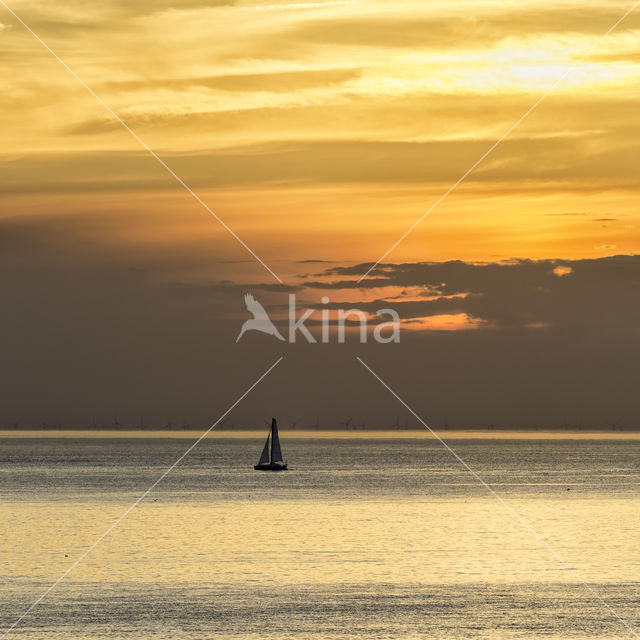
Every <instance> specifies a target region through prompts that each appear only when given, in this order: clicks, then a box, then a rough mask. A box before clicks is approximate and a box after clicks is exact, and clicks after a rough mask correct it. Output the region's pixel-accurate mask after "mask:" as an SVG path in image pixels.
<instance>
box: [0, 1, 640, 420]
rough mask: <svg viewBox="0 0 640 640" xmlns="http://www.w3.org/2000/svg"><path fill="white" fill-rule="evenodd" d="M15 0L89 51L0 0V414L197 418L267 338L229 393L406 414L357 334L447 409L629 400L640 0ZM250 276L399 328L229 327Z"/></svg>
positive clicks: (632, 402) (269, 410) (287, 403)
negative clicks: (375, 334) (336, 338)
mask: <svg viewBox="0 0 640 640" xmlns="http://www.w3.org/2000/svg"><path fill="white" fill-rule="evenodd" d="M8 4H9V6H10V8H11V9H12V10H13V11H15V13H16V14H17V15H18V16H20V18H21V19H22V20H23V21H24V22H25V23H26V24H27V25H28V26H29V27H30V28H31V29H32V30H33V31H34V32H35V33H36V34H37V35H38V36H39V37H40V38H41V39H42V40H43V41H44V42H46V44H47V45H48V46H49V47H50V49H51V51H52V52H54V53H55V55H56V56H58V57H59V58H60V59H61V60H62V61H64V63H66V64H67V65H68V67H69V68H70V69H71V70H73V72H74V73H75V74H76V75H77V77H74V76H73V75H72V74H71V73H70V72H69V70H67V69H65V67H64V66H63V65H62V64H61V62H60V60H58V59H56V57H55V56H54V55H53V53H52V52H50V51H48V50H47V49H46V48H45V47H44V46H43V44H42V43H41V42H39V41H38V40H37V39H36V38H35V37H34V35H33V34H31V33H29V31H27V29H26V28H25V27H24V26H23V25H22V24H21V23H20V22H19V21H18V19H17V18H16V17H15V16H14V15H12V14H11V13H10V12H9V11H8V10H7V9H4V8H2V7H0V59H1V60H2V62H3V64H1V65H0V80H1V82H2V86H3V92H2V95H1V96H0V122H2V125H1V126H2V147H1V149H0V198H1V202H2V206H1V207H0V250H1V253H0V262H1V263H2V264H1V265H0V266H1V270H0V285H1V289H0V293H1V294H2V298H3V304H2V308H1V309H0V328H1V329H2V334H3V335H4V336H5V340H4V345H3V351H4V352H5V353H4V357H3V362H4V363H5V365H4V366H3V373H2V375H3V377H4V378H5V380H4V381H3V388H4V389H5V391H6V394H7V395H6V399H5V401H4V402H3V403H2V406H1V407H0V423H3V424H10V423H20V424H22V425H27V424H30V425H38V424H40V423H45V422H46V423H48V424H58V423H61V424H73V425H82V424H89V423H100V424H111V423H112V422H113V420H114V417H115V416H116V415H117V416H118V420H119V421H120V422H126V423H131V424H133V423H138V422H140V421H143V422H145V423H153V424H160V425H164V424H165V423H167V424H184V423H189V424H191V423H197V424H207V423H212V422H213V421H214V420H215V419H217V417H218V415H219V414H220V413H221V412H222V411H224V410H225V409H226V408H227V407H228V406H230V405H231V404H232V403H233V402H234V401H235V400H236V399H237V397H239V396H240V395H241V394H242V393H243V392H244V391H245V389H246V388H247V387H248V386H250V385H251V384H252V383H253V381H254V380H255V379H257V378H258V377H259V376H260V375H261V374H262V372H264V371H265V370H266V369H267V368H268V367H269V366H270V365H271V364H272V362H274V361H275V359H277V358H278V357H280V356H281V355H282V356H284V359H283V361H282V363H281V364H280V365H278V367H277V370H274V372H273V373H272V374H270V375H269V377H268V378H267V379H265V381H264V382H263V383H261V385H260V387H259V388H257V389H256V391H255V392H254V395H253V396H251V397H250V398H248V399H247V401H246V403H244V404H242V405H240V406H239V407H238V408H237V410H234V415H233V416H231V417H229V420H228V421H231V422H235V423H237V424H243V425H244V424H246V425H249V426H251V425H255V424H261V423H262V419H263V418H264V417H265V416H266V418H269V417H271V415H272V414H273V413H276V414H277V415H282V417H283V422H284V424H285V425H286V424H287V423H288V424H293V423H294V422H295V423H297V424H303V423H309V424H311V423H315V422H317V421H320V422H322V423H323V424H325V425H327V426H336V425H338V424H339V423H340V422H341V421H346V420H348V419H349V418H352V419H353V421H355V422H360V423H366V424H369V425H378V426H380V425H384V424H391V423H392V422H399V423H404V422H408V423H409V424H411V422H412V420H413V422H415V420H414V419H413V418H412V417H411V416H410V415H408V414H407V412H406V410H404V409H403V408H402V406H401V405H400V404H399V403H398V401H397V400H396V399H394V398H393V397H392V396H391V395H390V394H388V393H387V392H386V391H385V390H384V389H383V388H382V387H381V385H380V383H379V382H378V381H376V380H375V379H373V378H372V376H371V375H370V374H368V372H367V371H366V370H364V369H363V367H362V366H361V365H360V364H359V363H358V361H357V360H356V356H358V355H359V356H360V357H361V358H363V359H364V360H366V361H367V362H368V361H369V360H371V366H372V367H373V368H375V369H376V371H377V372H378V373H379V374H380V376H381V377H382V378H383V379H386V378H387V377H388V378H389V380H393V381H394V383H395V384H396V386H397V391H398V393H399V395H401V396H402V395H403V392H404V395H406V396H407V397H406V398H405V399H406V401H407V402H408V403H409V404H411V405H412V406H413V405H415V409H416V411H418V412H419V413H421V414H422V415H423V418H424V419H425V420H426V421H427V422H433V423H434V424H436V425H437V424H443V423H445V422H446V423H448V424H451V423H452V424H459V425H461V426H465V425H466V426H486V425H488V424H499V425H504V426H533V425H542V426H545V425H546V426H557V425H559V424H565V423H571V424H585V425H586V424H590V425H594V426H603V425H610V424H624V425H626V426H632V425H634V424H635V423H634V421H635V420H636V417H637V415H638V409H639V408H640V407H638V402H637V400H636V399H635V398H634V393H633V388H634V381H635V380H634V373H635V366H634V363H635V362H636V361H637V355H638V354H637V353H636V352H637V351H639V349H638V346H639V345H638V337H639V336H638V329H637V327H638V322H637V320H638V315H639V314H640V303H639V302H638V300H640V298H638V296H637V293H638V291H637V288H638V282H639V266H640V255H639V256H636V254H637V253H640V227H639V224H638V223H639V221H640V219H639V214H638V201H639V200H638V189H639V188H640V184H639V182H638V174H637V165H638V157H639V150H640V146H639V143H640V127H639V125H638V119H637V114H638V112H639V109H638V107H639V106H640V89H639V86H640V85H639V83H638V80H639V79H640V9H638V10H634V11H633V12H631V13H630V14H629V15H628V16H627V17H626V18H625V19H624V21H623V22H621V23H620V24H619V25H618V26H617V27H616V28H615V30H614V31H612V32H611V33H610V34H609V35H607V36H606V37H605V38H604V39H602V41H600V42H599V43H598V44H597V46H595V47H593V48H592V49H590V48H591V47H592V46H593V45H594V44H595V43H596V42H597V41H598V39H599V38H600V37H601V36H602V35H603V34H605V33H606V32H607V30H608V29H610V27H612V26H613V25H614V24H615V23H616V21H618V20H619V19H620V18H621V16H623V14H624V13H625V12H626V11H627V10H628V9H629V8H630V6H631V4H632V3H631V2H618V1H617V0H608V1H607V2H602V1H590V2H580V3H577V2H558V1H555V2H550V1H537V0H532V1H526V2H518V3H516V2H504V1H502V2H496V1H490V0H474V1H468V0H460V1H458V2H454V3H452V2H440V1H438V0H435V1H430V2H424V1H419V2H416V1H411V2H407V1H404V0H393V1H390V0H385V1H380V0H362V1H359V0H328V1H326V2H322V1H310V2H286V1H283V2H275V1H272V2H269V1H268V0H267V1H262V2H261V1H247V2H242V1H239V2H233V1H227V2H225V1H220V2H217V1H210V2H198V1H187V2H165V1H164V0H160V1H154V2H147V1H146V0H141V1H140V2H135V3H129V2H124V1H120V0H111V1H109V0H108V1H106V2H103V3H100V4H99V5H95V3H84V2H75V1H68V2H57V1H47V2H42V1H37V0H36V1H30V2H24V1H21V0H14V1H13V2H9V3H8ZM587 50H589V53H588V55H586V56H584V57H582V56H583V54H584V53H585V52H586V51H587ZM561 78H562V79H561ZM559 79H561V81H560V82H559V83H558V85H557V86H555V87H554V89H553V91H552V92H551V93H549V95H547V96H546V97H545V98H544V100H542V102H540V104H539V105H538V106H537V107H536V108H535V109H534V110H533V111H532V112H531V113H530V114H529V115H528V116H527V117H526V118H525V119H524V120H523V121H522V122H520V123H519V124H518V126H517V127H516V128H514V129H513V131H511V132H510V133H509V135H508V136H507V137H506V138H505V139H504V140H503V141H502V142H501V143H500V145H499V146H497V147H496V148H495V149H494V150H492V151H491V153H490V154H489V155H488V156H487V157H486V159H484V160H483V161H482V162H481V163H480V164H479V165H478V166H477V168H475V169H474V171H472V172H471V173H470V174H469V175H468V176H467V177H466V178H465V180H464V181H463V182H462V183H461V184H460V185H459V186H457V187H456V189H455V190H453V191H452V192H451V193H450V194H449V195H448V196H447V197H446V198H445V199H444V200H442V201H441V202H440V203H439V204H438V205H437V206H436V208H435V209H433V211H431V213H429V215H428V216H426V217H425V218H424V219H423V220H422V221H421V222H420V223H419V224H418V225H417V226H416V227H415V228H414V229H413V230H412V231H411V232H410V233H409V234H408V235H407V236H406V237H405V238H404V239H403V240H402V241H401V242H400V243H399V244H398V245H397V246H395V247H394V248H393V250H392V251H391V252H390V253H389V254H388V255H386V257H385V259H384V261H383V262H382V264H381V265H380V266H379V267H377V268H376V269H375V270H374V271H372V272H371V273H370V274H369V276H368V277H367V278H366V279H365V280H363V281H361V282H358V279H359V278H360V276H362V274H364V273H365V272H366V271H367V270H368V269H369V267H370V266H371V264H372V263H374V262H375V261H376V260H378V259H379V258H380V257H381V256H382V255H384V254H385V253H386V252H387V251H388V250H389V249H390V248H391V247H392V246H393V245H395V243H396V242H397V241H398V240H399V239H400V238H401V237H402V236H403V234H405V232H406V231H407V230H408V229H410V228H411V227H412V225H414V223H416V221H418V220H419V219H420V218H421V216H423V214H424V213H425V212H426V211H428V210H429V209H430V208H431V207H432V206H433V205H434V203H436V202H437V201H438V199H439V198H440V197H441V196H442V195H443V194H444V193H445V192H446V191H447V190H448V189H449V188H450V187H451V186H452V185H453V184H454V183H455V182H456V181H457V180H458V179H459V178H460V177H461V176H462V175H464V174H465V172H466V171H467V170H468V169H469V168H470V167H471V166H472V165H473V164H474V163H475V162H476V161H477V160H478V159H479V158H480V157H481V156H482V155H483V154H484V153H485V152H486V151H487V150H489V149H490V148H491V146H492V145H493V144H494V142H495V141H496V140H499V139H500V138H501V136H503V135H504V133H505V132H506V131H507V130H509V128H510V127H511V126H512V125H513V124H514V123H515V122H517V121H518V120H519V118H520V117H521V116H522V115H523V114H525V113H526V112H527V110H528V109H529V108H530V107H531V106H532V105H533V104H535V103H536V101H537V100H538V99H539V98H540V97H541V96H542V95H543V94H544V93H545V92H546V91H547V90H548V89H549V88H550V87H552V86H554V84H555V83H556V82H557V81H558V80H559ZM83 84H84V85H86V86H83ZM88 88H89V89H90V90H91V91H93V92H94V93H95V94H97V95H98V96H99V97H100V99H101V100H102V101H104V103H105V104H106V105H108V107H109V108H110V109H112V110H113V111H114V112H115V113H116V114H117V115H118V117H119V118H120V120H121V121H122V122H121V121H119V120H118V118H116V117H114V115H113V114H112V113H110V112H109V110H108V109H107V108H105V105H104V104H102V103H101V102H100V101H99V100H98V99H97V98H96V97H95V95H92V93H91V91H89V90H88ZM123 122H124V123H125V124H126V127H128V128H129V129H130V130H127V128H125V126H123ZM131 132H134V133H135V135H136V136H138V137H139V139H136V137H135V136H134V135H132V133H131ZM140 140H142V141H144V143H145V144H146V145H147V146H148V147H149V148H150V149H152V150H153V151H154V152H155V153H156V154H158V156H159V157H160V158H161V159H162V161H163V162H165V163H166V165H167V166H168V167H170V168H171V170H172V171H174V172H175V174H176V175H177V176H179V178H180V180H182V181H184V183H185V184H186V185H188V186H189V188H191V189H192V190H193V192H194V193H195V194H197V196H198V197H199V198H201V200H202V202H203V203H205V204H206V206H207V207H209V208H210V209H211V210H212V211H213V212H214V213H215V215H216V216H219V218H220V219H222V220H223V221H224V223H225V224H226V225H228V227H229V228H230V229H232V230H233V232H234V233H235V234H237V236H238V237H240V238H241V239H242V241H243V242H244V243H245V244H246V245H247V246H248V247H249V248H250V249H251V251H252V252H254V253H255V254H256V255H257V256H259V258H260V259H261V260H262V261H263V262H264V264H266V265H267V266H268V267H269V269H271V270H272V271H273V273H274V274H275V275H276V276H277V277H278V278H279V279H280V280H281V281H282V282H278V280H277V279H276V278H275V277H274V275H273V274H272V273H270V272H269V271H268V270H267V269H265V267H264V266H263V265H262V264H260V263H259V262H258V261H257V260H256V259H255V258H254V256H252V255H251V254H250V253H249V252H248V251H247V249H246V248H245V247H243V246H242V245H241V244H240V243H239V242H238V241H237V239H236V238H234V237H233V236H232V235H231V234H230V233H229V231H228V230H227V229H225V228H224V226H223V225H221V224H220V222H219V221H218V220H216V219H215V217H214V216H212V215H211V213H210V212H209V211H207V210H206V209H205V207H203V205H202V204H201V203H200V202H198V201H197V199H196V198H194V196H193V194H192V193H190V192H189V191H187V190H186V189H185V188H184V186H183V185H181V184H179V182H178V181H177V180H176V179H175V177H174V176H172V175H170V173H169V172H168V171H167V170H166V168H165V167H163V166H162V165H161V164H160V163H159V162H158V161H157V159H155V158H154V157H153V156H152V155H150V153H149V151H148V150H147V149H145V148H144V146H143V145H142V144H141V142H140ZM247 291H251V292H252V293H254V295H256V297H257V298H259V299H260V300H261V301H262V303H263V304H264V306H265V307H266V308H268V310H269V311H270V313H272V315H273V317H274V318H278V320H277V322H279V323H280V322H282V321H283V316H284V312H285V309H286V305H287V296H288V295H289V294H290V293H295V294H296V295H297V297H298V300H299V302H300V305H301V306H302V307H314V306H319V305H320V299H321V297H322V296H323V295H328V296H329V297H330V298H331V301H332V302H331V305H330V306H332V307H338V306H342V305H346V306H348V307H351V306H358V307H359V308H362V309H366V310H368V311H369V312H370V313H371V314H373V313H374V312H375V310H376V309H378V308H380V307H381V306H387V307H388V306H393V307H394V308H396V309H397V310H398V312H399V313H400V316H401V318H402V340H401V343H400V344H397V345H396V344H392V345H373V344H367V345H360V344H358V343H357V341H354V340H350V341H347V342H348V343H347V344H345V345H338V344H329V345H304V344H297V345H288V344H285V345H283V344H282V343H279V342H277V341H275V340H274V339H272V338H269V337H268V336H264V335H258V334H256V335H249V334H247V336H246V338H243V340H242V341H241V342H240V343H238V344H236V343H235V338H236V336H237V333H238V331H239V327H240V325H241V324H242V322H244V320H245V319H246V317H247V313H246V309H245V308H244V304H243V294H244V293H245V292H247ZM374 365H375V366H374ZM385 394H386V395H385ZM414 426H415V425H414ZM635 426H637V424H636V425H635Z"/></svg>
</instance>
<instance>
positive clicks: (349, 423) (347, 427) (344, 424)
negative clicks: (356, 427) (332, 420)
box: [340, 418, 353, 431]
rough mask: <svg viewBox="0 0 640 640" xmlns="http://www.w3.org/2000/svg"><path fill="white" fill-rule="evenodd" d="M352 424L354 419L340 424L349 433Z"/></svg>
mask: <svg viewBox="0 0 640 640" xmlns="http://www.w3.org/2000/svg"><path fill="white" fill-rule="evenodd" d="M352 422H353V418H349V419H348V420H347V421H346V422H341V423H340V424H341V425H343V426H344V427H345V429H347V431H348V430H349V427H350V426H351V423H352Z"/></svg>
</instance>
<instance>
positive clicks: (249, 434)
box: [0, 428, 640, 440]
mask: <svg viewBox="0 0 640 640" xmlns="http://www.w3.org/2000/svg"><path fill="white" fill-rule="evenodd" d="M205 431H206V428H202V429H199V430H194V429H182V430H176V429H145V430H141V429H52V428H49V429H46V430H45V429H0V439H16V438H69V439H72V438H82V439H91V438H94V439H100V438H158V439H161V438H171V439H188V440H192V439H193V440H195V439H197V438H199V437H200V436H201V435H202V434H203V433H204V432H205ZM434 431H435V433H436V434H437V436H438V437H441V438H443V439H445V440H447V439H450V440H473V439H481V440H640V430H638V429H633V430H632V429H625V430H617V431H614V430H603V429H582V430H575V429H573V430H571V429H565V430H560V429H540V430H532V429H491V430H487V429H446V430H443V429H435V430H434ZM280 432H281V435H282V436H283V438H287V439H290V440H291V439H313V438H317V439H341V440H347V439H354V438H371V439H372V438H380V439H387V440H394V439H397V440H407V439H419V440H429V439H434V440H435V439H436V436H435V435H434V434H433V433H431V432H430V431H428V430H427V429H398V430H396V429H349V430H345V429H319V430H315V429H287V428H281V429H280ZM264 433H265V430H264V429H233V430H232V429H213V430H212V431H211V432H210V433H209V434H208V435H207V439H216V438H218V439H242V438H263V437H264Z"/></svg>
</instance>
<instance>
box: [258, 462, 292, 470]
mask: <svg viewBox="0 0 640 640" xmlns="http://www.w3.org/2000/svg"><path fill="white" fill-rule="evenodd" d="M253 468H254V469H255V470H256V471H287V465H286V464H281V463H279V462H267V463H265V464H257V465H255V466H254V467H253Z"/></svg>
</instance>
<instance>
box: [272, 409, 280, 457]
mask: <svg viewBox="0 0 640 640" xmlns="http://www.w3.org/2000/svg"><path fill="white" fill-rule="evenodd" d="M271 462H272V463H273V462H282V451H281V450H280V438H278V423H277V422H276V419H275V418H272V419H271Z"/></svg>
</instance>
